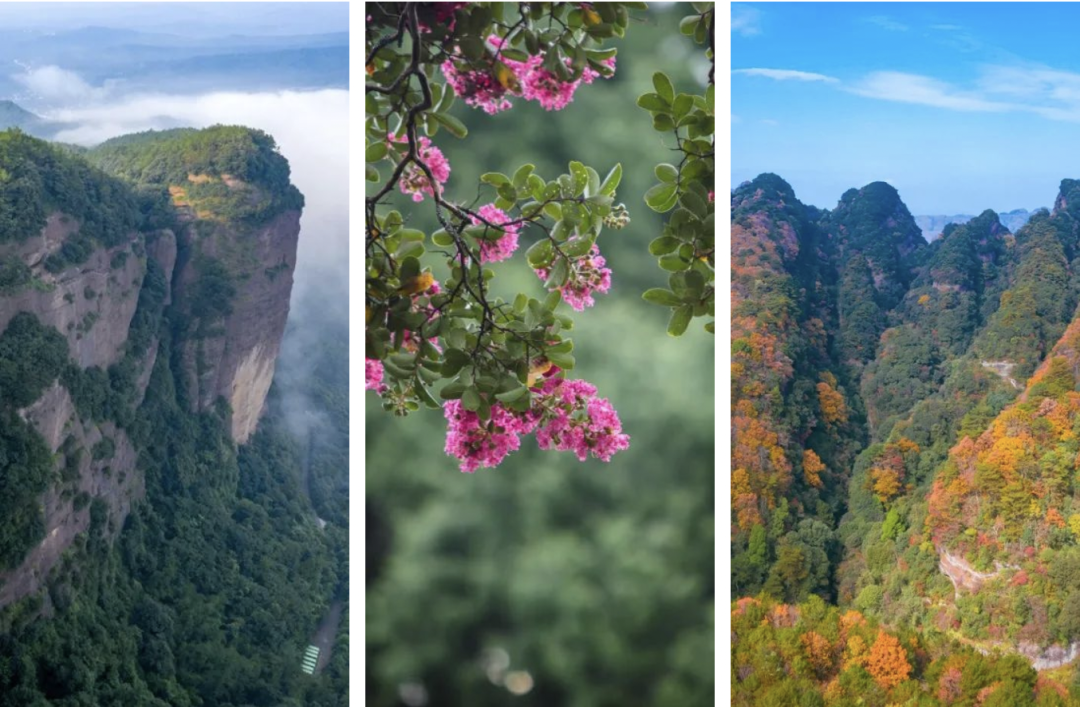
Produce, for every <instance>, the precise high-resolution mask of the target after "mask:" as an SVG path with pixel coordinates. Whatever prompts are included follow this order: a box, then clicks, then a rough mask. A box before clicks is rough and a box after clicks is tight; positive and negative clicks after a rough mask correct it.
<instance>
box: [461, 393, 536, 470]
mask: <svg viewBox="0 0 1080 707" xmlns="http://www.w3.org/2000/svg"><path fill="white" fill-rule="evenodd" d="M443 412H444V414H445V415H446V421H447V427H446V453H447V454H449V455H450V456H452V457H457V459H458V460H459V461H460V462H461V470H462V471H465V472H469V473H472V472H474V471H476V470H477V469H479V468H480V467H482V466H485V467H494V466H498V465H499V464H501V463H502V460H503V459H505V458H506V455H508V454H509V453H510V452H515V451H517V450H518V448H519V447H521V435H523V434H528V433H530V432H532V431H533V430H534V429H536V420H535V418H534V417H533V416H531V415H528V414H526V415H521V414H518V413H515V412H512V411H510V410H507V409H506V408H504V407H503V406H502V405H501V404H499V403H495V404H494V405H492V406H491V419H489V420H488V421H487V422H483V421H482V420H481V419H480V416H479V415H477V414H476V413H475V412H470V411H469V410H466V409H465V407H464V406H463V405H462V404H461V401H459V400H451V401H449V402H448V403H446V405H445V406H443Z"/></svg>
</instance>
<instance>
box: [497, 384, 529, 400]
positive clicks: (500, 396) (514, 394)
mask: <svg viewBox="0 0 1080 707" xmlns="http://www.w3.org/2000/svg"><path fill="white" fill-rule="evenodd" d="M528 394H529V389H528V388H526V387H525V386H520V387H518V388H514V389H513V390H508V391H507V392H505V393H496V394H495V399H496V400H499V401H501V402H504V403H513V402H517V401H518V400H521V399H522V398H524V397H525V396H527V395H528Z"/></svg>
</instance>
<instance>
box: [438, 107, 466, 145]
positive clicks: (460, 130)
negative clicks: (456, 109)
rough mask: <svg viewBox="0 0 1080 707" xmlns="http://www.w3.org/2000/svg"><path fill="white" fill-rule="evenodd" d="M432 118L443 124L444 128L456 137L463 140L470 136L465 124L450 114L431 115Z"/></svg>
mask: <svg viewBox="0 0 1080 707" xmlns="http://www.w3.org/2000/svg"><path fill="white" fill-rule="evenodd" d="M429 115H431V117H433V118H434V119H435V120H437V121H439V122H440V123H442V124H443V126H444V127H445V128H446V129H447V130H448V131H450V134H451V135H453V136H454V137H456V138H458V139H461V138H464V137H465V136H466V135H468V134H469V129H468V128H466V127H465V123H462V122H461V121H460V120H458V119H457V118H455V117H454V116H452V115H450V114H448V113H429Z"/></svg>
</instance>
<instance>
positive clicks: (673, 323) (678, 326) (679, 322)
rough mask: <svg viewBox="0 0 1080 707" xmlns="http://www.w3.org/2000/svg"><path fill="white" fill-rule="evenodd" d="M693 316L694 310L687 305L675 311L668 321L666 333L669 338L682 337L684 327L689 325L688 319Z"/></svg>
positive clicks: (684, 330)
mask: <svg viewBox="0 0 1080 707" xmlns="http://www.w3.org/2000/svg"><path fill="white" fill-rule="evenodd" d="M693 316H694V308H693V307H691V306H690V305H688V304H684V305H683V306H681V307H678V308H676V309H675V311H674V312H672V313H671V320H670V321H668V327H667V333H668V335H669V336H682V335H683V333H685V332H686V327H688V326H689V325H690V319H691V318H692V317H693Z"/></svg>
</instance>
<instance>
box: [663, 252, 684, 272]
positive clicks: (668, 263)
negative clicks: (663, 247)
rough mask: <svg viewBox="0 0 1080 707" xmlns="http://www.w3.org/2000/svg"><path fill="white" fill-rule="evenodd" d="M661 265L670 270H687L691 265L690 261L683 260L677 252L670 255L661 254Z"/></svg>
mask: <svg viewBox="0 0 1080 707" xmlns="http://www.w3.org/2000/svg"><path fill="white" fill-rule="evenodd" d="M659 262H660V267H661V268H663V269H664V270H667V271H668V272H678V271H679V270H687V269H689V267H690V263H688V262H687V261H685V260H683V259H682V258H681V257H680V256H679V255H678V254H677V253H671V254H669V255H662V256H660V261H659Z"/></svg>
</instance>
